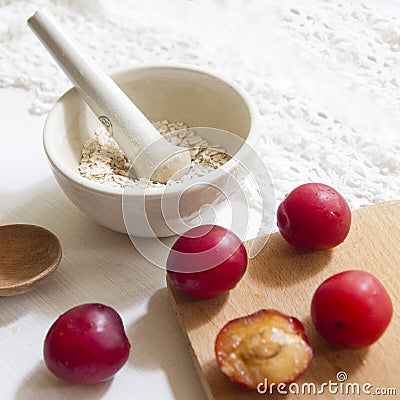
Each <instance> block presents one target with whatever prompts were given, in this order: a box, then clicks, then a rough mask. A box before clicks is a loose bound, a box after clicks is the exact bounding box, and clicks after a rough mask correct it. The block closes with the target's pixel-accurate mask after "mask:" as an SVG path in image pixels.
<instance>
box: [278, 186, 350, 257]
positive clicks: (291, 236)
mask: <svg viewBox="0 0 400 400" xmlns="http://www.w3.org/2000/svg"><path fill="white" fill-rule="evenodd" d="M277 222H278V228H279V231H280V232H281V234H282V236H283V237H284V238H285V239H286V241H287V242H288V243H289V244H291V245H292V246H294V247H296V248H298V249H302V250H328V249H331V248H333V247H335V246H337V245H338V244H340V243H342V242H343V241H344V239H345V238H346V236H347V234H348V233H349V230H350V225H351V211H350V208H349V205H348V204H347V202H346V200H345V199H344V198H343V197H342V195H341V194H340V193H338V192H337V191H336V190H335V189H333V188H332V187H330V186H328V185H325V184H322V183H306V184H304V185H300V186H298V187H297V188H295V189H294V190H293V191H292V192H290V193H289V194H288V195H287V196H286V198H285V199H284V200H283V201H282V203H281V204H280V205H279V207H278V212H277Z"/></svg>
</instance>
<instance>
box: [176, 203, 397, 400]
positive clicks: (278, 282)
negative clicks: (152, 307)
mask: <svg viewBox="0 0 400 400" xmlns="http://www.w3.org/2000/svg"><path fill="white" fill-rule="evenodd" d="M349 269H361V270H366V271H369V272H371V273H373V274H374V275H375V276H377V277H378V279H379V280H380V281H381V282H382V283H383V285H384V286H385V287H386V289H387V291H388V292H389V295H390V296H391V298H392V301H393V305H394V315H393V319H392V322H391V324H390V326H389V327H388V329H387V331H386V332H385V333H384V335H383V336H382V337H381V338H380V340H379V341H378V342H376V343H375V344H374V345H372V346H370V347H369V348H367V349H361V350H346V349H338V348H335V347H333V346H331V345H329V344H328V343H327V342H326V341H325V340H324V339H323V338H321V337H320V336H319V335H318V334H317V333H316V332H315V329H314V327H313V326H312V322H311V319H310V303H311V298H312V295H313V293H314V291H315V289H316V288H317V286H318V285H319V284H320V283H321V282H322V281H323V280H324V279H326V278H328V277H329V276H331V275H333V274H335V273H337V272H340V271H344V270H349ZM168 286H169V291H170V295H171V300H172V304H173V306H174V309H175V313H176V315H177V318H178V321H179V323H180V325H181V327H182V329H183V331H184V332H185V333H186V335H187V339H188V344H189V346H190V349H191V352H192V355H193V359H194V363H195V365H196V367H197V370H198V373H199V377H200V379H201V381H202V384H203V386H204V389H205V391H206V394H207V397H208V399H209V400H239V399H240V400H250V399H251V400H253V399H261V398H266V396H267V395H261V394H258V393H256V392H250V391H247V390H245V389H241V388H239V387H238V386H236V385H234V384H233V383H231V382H230V381H229V380H228V379H227V378H226V377H225V376H223V375H222V373H221V372H220V371H219V369H218V367H217V364H216V361H215V356H214V341H215V337H216V335H217V333H218V331H219V330H220V329H221V328H222V326H223V325H224V324H225V323H226V322H228V321H229V320H231V319H233V318H237V317H239V316H243V315H247V314H251V313H253V312H255V311H257V310H259V309H262V308H275V309H278V310H281V311H283V312H285V313H287V314H289V315H293V316H296V317H297V318H299V319H300V320H301V321H302V322H303V324H304V325H305V328H306V331H307V335H308V337H309V340H310V343H311V345H312V347H313V349H314V359H313V362H312V365H311V367H310V369H309V370H308V371H307V373H306V374H305V375H304V376H303V377H302V378H301V379H300V380H299V381H298V384H299V385H300V390H301V385H302V384H303V383H314V384H315V386H316V388H317V389H319V388H320V385H322V384H323V383H329V381H332V382H333V383H337V384H338V386H337V390H338V393H336V394H335V393H330V392H331V391H332V392H334V390H335V389H334V385H333V386H332V389H331V390H329V388H328V387H326V388H325V390H324V394H323V398H324V399H342V398H343V399H345V398H346V399H350V398H354V399H361V398H366V397H367V395H366V394H365V393H364V394H363V392H362V390H363V388H362V386H363V385H364V384H370V385H371V387H370V389H369V390H370V391H371V392H374V391H376V390H377V389H378V390H379V389H380V388H384V389H385V388H396V390H397V396H398V395H399V394H400V387H399V386H398V383H399V378H398V377H399V375H400V322H399V306H400V202H386V203H380V204H376V205H373V206H369V207H365V208H362V209H360V210H357V211H355V212H354V213H353V221H352V227H351V230H350V233H349V236H348V237H347V239H346V240H345V242H344V243H342V244H341V245H340V246H338V247H336V248H335V249H332V250H330V251H324V252H302V251H297V250H295V249H293V248H291V247H290V246H289V245H288V244H286V242H285V241H284V240H283V238H282V237H281V236H280V234H279V233H274V234H272V235H271V236H270V238H269V240H268V242H267V244H266V246H265V247H264V249H263V250H262V252H261V253H260V254H259V255H258V256H257V257H255V258H253V259H252V260H250V261H249V265H248V270H247V272H246V275H245V277H244V278H243V279H242V281H241V282H240V283H239V284H238V286H237V287H236V288H235V289H234V290H232V291H231V292H230V293H229V294H228V295H226V296H223V297H219V298H215V299H210V300H194V299H190V298H189V297H187V296H185V295H184V294H182V293H180V292H179V291H177V290H175V289H174V288H171V286H170V285H168ZM340 371H343V372H345V373H346V374H347V380H345V381H344V382H343V384H342V385H340V384H339V381H338V380H337V378H336V377H337V374H338V373H339V372H340ZM351 383H355V384H358V385H359V387H360V391H361V392H360V394H359V395H358V394H353V395H352V394H351V393H352V390H353V389H352V388H351V387H350V385H347V384H351ZM346 385H347V388H348V390H349V391H350V395H346V394H344V393H343V394H341V392H344V391H346ZM367 387H368V386H367ZM355 390H357V389H355ZM311 397H312V396H310V394H304V395H301V394H300V395H295V394H288V395H286V396H282V394H279V393H276V392H275V394H273V395H268V399H278V398H280V399H282V398H285V400H287V399H294V398H296V399H299V398H303V399H308V398H311ZM314 397H315V396H314ZM368 397H373V396H368ZM381 397H383V398H385V399H391V398H397V397H396V396H392V395H385V396H381Z"/></svg>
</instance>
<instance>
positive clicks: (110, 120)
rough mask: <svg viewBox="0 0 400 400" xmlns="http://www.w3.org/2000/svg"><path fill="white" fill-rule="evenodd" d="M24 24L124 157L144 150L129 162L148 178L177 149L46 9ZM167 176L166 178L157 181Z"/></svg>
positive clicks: (139, 175) (129, 156) (138, 175)
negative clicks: (139, 159)
mask: <svg viewBox="0 0 400 400" xmlns="http://www.w3.org/2000/svg"><path fill="white" fill-rule="evenodd" d="M28 25H29V26H30V28H31V29H32V30H33V32H34V33H35V34H36V36H37V37H38V38H39V39H40V41H41V42H42V43H43V44H44V46H45V47H46V49H47V50H48V52H49V53H50V54H51V55H52V56H53V58H54V59H55V60H56V61H57V63H58V64H59V66H60V67H61V68H62V70H63V71H64V72H65V74H66V75H67V76H68V77H69V79H70V80H71V82H72V83H73V84H74V85H75V86H76V88H77V89H78V91H79V93H80V94H81V96H82V97H83V99H84V100H85V102H86V103H87V104H88V105H89V107H90V108H91V109H92V111H93V112H94V113H95V114H96V116H97V117H98V118H99V120H100V121H101V122H102V124H103V125H104V126H105V127H106V128H107V130H108V131H109V132H111V133H112V134H113V137H114V139H115V140H116V142H117V143H118V144H119V145H120V147H121V148H122V150H123V151H124V152H125V154H126V155H127V157H128V158H129V159H130V160H135V158H136V157H137V156H138V154H139V153H140V152H141V151H142V150H144V149H147V152H148V153H149V154H146V162H145V163H143V162H142V163H136V164H135V163H134V164H133V167H134V169H135V173H136V176H137V177H138V178H150V177H151V176H152V175H153V172H154V170H155V168H157V166H159V165H160V162H162V161H163V160H165V158H167V157H170V156H171V155H172V154H174V153H176V152H177V151H178V148H177V147H176V146H173V145H172V144H171V143H169V142H168V141H167V140H166V139H164V138H163V137H162V136H161V135H160V134H159V132H158V131H157V130H156V129H155V128H154V126H153V125H152V124H151V122H150V121H149V120H148V119H147V118H146V117H145V116H144V115H143V114H142V112H141V111H140V110H139V109H138V108H137V107H136V106H135V104H133V102H132V101H131V100H130V99H129V98H128V96H127V95H126V94H125V93H124V92H123V91H122V90H121V89H120V88H119V87H118V85H117V84H116V83H115V82H114V81H113V80H112V79H111V78H110V77H109V76H108V75H106V74H105V73H104V72H103V71H102V70H101V69H100V68H99V67H98V66H96V65H95V64H94V62H93V61H91V60H89V59H87V58H86V57H84V56H83V55H82V54H81V53H80V52H79V51H78V49H77V48H76V47H75V45H74V44H73V43H72V42H71V40H70V39H69V38H68V37H67V36H66V35H65V34H64V33H63V32H62V31H61V29H60V28H59V27H58V26H57V24H56V23H55V22H54V20H53V18H52V17H51V16H50V15H48V14H47V12H45V11H43V10H38V11H37V12H36V13H35V14H34V15H33V16H31V17H30V18H29V19H28ZM154 142H155V143H156V144H154ZM151 143H153V145H152V146H150V144H151ZM182 161H184V160H183V158H182ZM184 162H187V160H186V161H184ZM178 164H179V163H178ZM164 170H165V168H164ZM167 179H169V177H166V178H165V179H163V178H161V179H159V181H161V182H162V181H163V180H167Z"/></svg>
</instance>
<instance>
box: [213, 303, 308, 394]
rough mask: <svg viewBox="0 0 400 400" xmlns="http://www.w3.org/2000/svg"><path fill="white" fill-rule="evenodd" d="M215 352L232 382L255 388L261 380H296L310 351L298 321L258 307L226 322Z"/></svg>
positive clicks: (271, 382)
mask: <svg viewBox="0 0 400 400" xmlns="http://www.w3.org/2000/svg"><path fill="white" fill-rule="evenodd" d="M215 355H216V358H217V362H218V365H219V367H220V369H221V371H222V372H223V373H224V374H225V375H226V376H227V377H228V378H229V379H230V380H232V381H233V382H235V383H237V384H239V385H241V386H243V387H246V388H248V389H252V390H256V389H257V387H258V386H259V385H260V384H261V383H263V384H264V383H265V382H268V386H269V385H271V384H275V385H278V384H280V383H286V384H289V383H291V382H294V381H296V380H297V379H298V378H299V377H300V376H301V375H303V374H304V373H305V371H306V370H307V368H308V367H309V365H310V363H311V360H312V357H313V351H312V348H311V346H310V345H309V343H308V339H307V336H306V334H305V330H304V327H303V325H302V324H301V322H300V321H299V320H298V319H296V318H294V317H290V316H288V315H285V314H283V313H281V312H280V311H277V310H260V311H257V312H256V313H254V314H251V315H248V316H244V317H241V318H237V319H234V320H232V321H230V322H228V323H227V324H226V325H225V326H224V327H223V328H222V329H221V331H220V332H219V333H218V335H217V338H216V341H215Z"/></svg>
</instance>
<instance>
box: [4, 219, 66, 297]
mask: <svg viewBox="0 0 400 400" xmlns="http://www.w3.org/2000/svg"><path fill="white" fill-rule="evenodd" d="M61 253H62V251H61V243H60V241H59V240H58V238H57V236H55V235H54V234H53V233H51V232H50V231H48V230H47V229H45V228H42V227H40V226H36V225H26V224H15V225H3V226H0V296H13V295H16V294H21V293H25V292H29V291H30V290H32V289H34V288H35V287H36V286H38V285H39V284H40V283H42V282H43V280H44V279H45V278H47V277H48V276H49V275H50V274H52V273H53V272H54V271H55V270H56V268H57V267H58V265H59V264H60V261H61Z"/></svg>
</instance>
